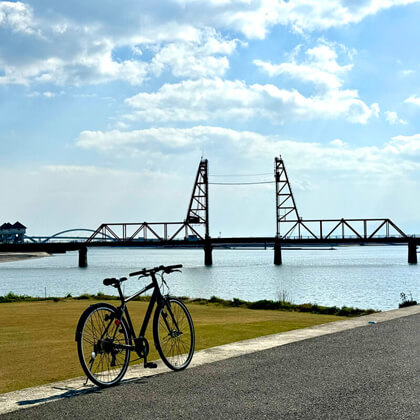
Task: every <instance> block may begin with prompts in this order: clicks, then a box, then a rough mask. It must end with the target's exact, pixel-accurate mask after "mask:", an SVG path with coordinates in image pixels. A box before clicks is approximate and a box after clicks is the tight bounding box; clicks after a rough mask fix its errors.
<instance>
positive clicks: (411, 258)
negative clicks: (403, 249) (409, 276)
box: [408, 241, 417, 264]
mask: <svg viewBox="0 0 420 420" xmlns="http://www.w3.org/2000/svg"><path fill="white" fill-rule="evenodd" d="M408 263H409V264H417V243H416V242H414V241H409V242H408Z"/></svg>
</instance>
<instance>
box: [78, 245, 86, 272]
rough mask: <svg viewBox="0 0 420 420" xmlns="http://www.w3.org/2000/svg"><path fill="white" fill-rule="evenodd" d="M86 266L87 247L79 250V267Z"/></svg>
mask: <svg viewBox="0 0 420 420" xmlns="http://www.w3.org/2000/svg"><path fill="white" fill-rule="evenodd" d="M87 266H88V260H87V247H86V246H85V247H83V248H80V249H79V267H81V268H85V267H87Z"/></svg>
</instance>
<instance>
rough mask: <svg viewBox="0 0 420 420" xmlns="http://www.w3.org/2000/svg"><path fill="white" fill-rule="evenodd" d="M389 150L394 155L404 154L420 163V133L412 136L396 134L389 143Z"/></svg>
mask: <svg viewBox="0 0 420 420" xmlns="http://www.w3.org/2000/svg"><path fill="white" fill-rule="evenodd" d="M387 150H388V151H389V152H390V153H392V154H393V155H400V156H404V157H406V158H408V159H413V160H414V162H415V164H416V165H418V164H419V162H418V159H419V157H420V134H414V135H412V136H395V137H392V139H391V141H390V142H389V143H388V144H387Z"/></svg>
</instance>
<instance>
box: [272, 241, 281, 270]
mask: <svg viewBox="0 0 420 420" xmlns="http://www.w3.org/2000/svg"><path fill="white" fill-rule="evenodd" d="M274 265H282V260H281V243H280V241H279V240H278V239H277V238H276V240H275V241H274Z"/></svg>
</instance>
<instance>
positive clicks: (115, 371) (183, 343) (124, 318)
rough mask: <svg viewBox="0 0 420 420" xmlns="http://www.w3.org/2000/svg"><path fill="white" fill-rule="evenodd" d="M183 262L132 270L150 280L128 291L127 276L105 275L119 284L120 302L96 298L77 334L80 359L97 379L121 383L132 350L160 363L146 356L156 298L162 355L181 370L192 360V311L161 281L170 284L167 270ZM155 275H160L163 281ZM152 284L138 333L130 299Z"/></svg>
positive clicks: (158, 344)
mask: <svg viewBox="0 0 420 420" xmlns="http://www.w3.org/2000/svg"><path fill="white" fill-rule="evenodd" d="M180 268H182V264H178V265H171V266H166V267H165V266H163V265H161V266H159V267H154V268H151V269H146V268H143V269H142V270H140V271H136V272H134V273H130V274H129V276H130V277H132V276H139V279H141V278H143V277H149V276H150V277H151V280H152V282H151V283H150V284H148V285H147V286H146V287H144V288H143V289H142V290H139V291H138V292H136V293H134V294H133V295H131V296H129V297H125V296H124V295H123V292H122V290H121V284H122V283H123V282H124V281H126V280H127V277H121V278H106V279H105V280H104V281H103V283H104V285H105V286H113V287H115V288H116V289H117V290H118V294H119V298H120V300H121V305H120V306H118V307H115V306H113V305H110V304H109V303H96V304H94V305H91V306H89V307H88V308H86V309H85V311H84V312H83V313H82V315H81V317H80V319H79V322H78V324H77V329H76V337H75V338H76V341H77V351H78V355H79V360H80V364H81V365H82V368H83V370H84V372H85V373H86V376H87V377H88V378H89V379H90V380H91V381H92V382H93V383H94V384H96V385H98V386H100V387H108V386H112V385H115V384H116V383H118V382H119V381H120V380H121V379H122V378H123V376H124V375H125V373H126V371H127V368H128V364H129V363H130V354H131V352H132V351H135V352H136V353H137V355H138V357H139V359H143V360H144V367H145V368H156V367H157V364H156V363H154V362H148V361H147V355H148V353H149V343H148V341H147V339H146V338H145V333H146V329H147V326H148V324H149V321H150V318H151V315H152V312H153V308H154V306H155V304H156V310H155V313H154V318H153V338H154V344H155V347H156V349H157V351H158V353H159V355H160V357H161V359H162V361H163V362H164V363H165V365H166V366H168V367H169V368H170V369H172V370H175V371H179V370H183V369H185V368H186V367H187V366H188V365H189V364H190V362H191V359H192V357H193V354H194V347H195V333H194V325H193V322H192V318H191V315H190V313H189V311H188V309H187V308H186V306H185V305H184V303H182V302H181V301H180V300H179V299H177V298H175V297H171V296H169V294H168V295H162V292H161V287H163V285H165V286H166V288H167V289H168V290H169V288H168V285H167V283H166V281H165V279H164V274H169V273H172V272H175V271H181V270H180ZM157 275H159V276H160V278H161V280H162V283H161V286H159V283H158V279H157ZM150 289H153V293H152V296H151V298H150V302H149V305H148V307H147V311H146V314H145V317H144V320H143V323H142V326H141V329H140V332H139V335H138V336H136V335H135V332H134V328H133V324H132V322H131V318H130V314H129V312H128V308H127V303H128V302H129V301H130V300H133V299H134V298H136V297H137V296H140V295H141V294H143V293H145V292H146V291H148V290H150Z"/></svg>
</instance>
